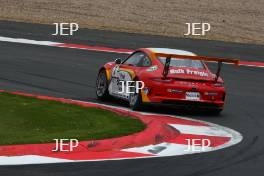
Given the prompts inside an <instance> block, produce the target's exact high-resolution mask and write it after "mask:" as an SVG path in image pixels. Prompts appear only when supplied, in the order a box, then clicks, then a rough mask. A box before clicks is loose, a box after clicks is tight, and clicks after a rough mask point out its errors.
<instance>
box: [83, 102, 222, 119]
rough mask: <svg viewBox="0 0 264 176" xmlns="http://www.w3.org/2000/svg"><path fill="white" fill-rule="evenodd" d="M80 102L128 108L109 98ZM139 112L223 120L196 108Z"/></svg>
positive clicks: (153, 107)
mask: <svg viewBox="0 0 264 176" xmlns="http://www.w3.org/2000/svg"><path fill="white" fill-rule="evenodd" d="M80 100H81V101H89V102H91V101H92V102H94V103H101V104H105V105H110V106H120V107H124V108H129V104H128V102H127V101H124V100H120V99H115V98H111V99H108V100H104V101H101V100H98V99H90V98H84V99H80ZM140 112H147V113H157V114H167V115H173V116H186V117H192V118H195V119H206V118H223V117H224V115H223V114H215V113H213V112H211V111H208V110H204V109H198V108H191V109H190V108H183V107H173V106H164V105H144V106H143V108H142V109H141V110H140Z"/></svg>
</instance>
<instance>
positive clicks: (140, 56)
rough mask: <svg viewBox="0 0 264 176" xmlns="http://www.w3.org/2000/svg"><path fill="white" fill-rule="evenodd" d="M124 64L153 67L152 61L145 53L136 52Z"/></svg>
mask: <svg viewBox="0 0 264 176" xmlns="http://www.w3.org/2000/svg"><path fill="white" fill-rule="evenodd" d="M123 64H125V65H133V66H137V67H148V66H151V60H150V58H149V57H148V56H146V54H145V53H143V52H136V53H134V54H133V55H132V56H130V57H129V58H128V59H127V60H126V61H125V62H124V63H123Z"/></svg>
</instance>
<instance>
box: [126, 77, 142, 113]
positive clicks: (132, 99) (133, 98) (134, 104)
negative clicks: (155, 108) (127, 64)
mask: <svg viewBox="0 0 264 176" xmlns="http://www.w3.org/2000/svg"><path fill="white" fill-rule="evenodd" d="M135 84H136V82H135V81H134V82H133V83H132V85H131V86H132V87H131V92H133V93H130V94H129V98H128V100H129V106H130V108H131V109H132V110H133V111H137V110H140V109H141V108H142V98H141V91H140V90H138V92H137V90H136V87H135Z"/></svg>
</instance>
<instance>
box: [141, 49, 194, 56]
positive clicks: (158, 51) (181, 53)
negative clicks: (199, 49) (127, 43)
mask: <svg viewBox="0 0 264 176" xmlns="http://www.w3.org/2000/svg"><path fill="white" fill-rule="evenodd" d="M146 49H148V50H150V51H151V52H153V53H164V54H178V55H189V56H196V54H194V53H192V52H190V51H185V50H178V49H170V48H146Z"/></svg>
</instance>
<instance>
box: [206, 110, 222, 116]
mask: <svg viewBox="0 0 264 176" xmlns="http://www.w3.org/2000/svg"><path fill="white" fill-rule="evenodd" d="M222 111H223V109H212V110H210V111H209V112H210V113H211V114H212V115H220V114H221V112H222Z"/></svg>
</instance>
